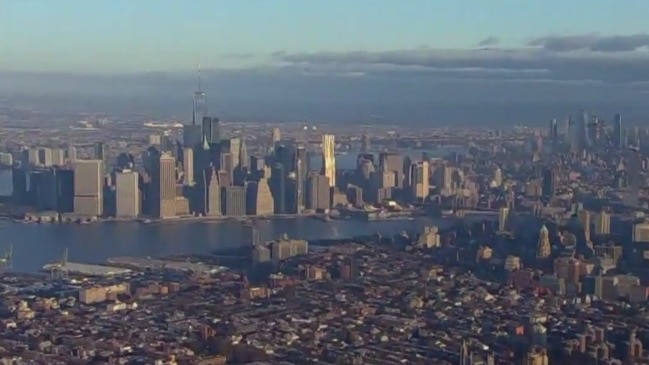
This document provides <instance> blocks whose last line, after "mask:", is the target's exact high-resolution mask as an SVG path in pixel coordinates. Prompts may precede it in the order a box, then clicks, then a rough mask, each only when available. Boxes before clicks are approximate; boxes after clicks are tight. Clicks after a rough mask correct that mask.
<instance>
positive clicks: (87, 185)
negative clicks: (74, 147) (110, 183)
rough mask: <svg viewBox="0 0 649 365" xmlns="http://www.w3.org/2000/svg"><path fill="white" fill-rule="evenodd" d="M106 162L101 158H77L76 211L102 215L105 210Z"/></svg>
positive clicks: (75, 171)
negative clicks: (104, 182)
mask: <svg viewBox="0 0 649 365" xmlns="http://www.w3.org/2000/svg"><path fill="white" fill-rule="evenodd" d="M103 172H104V163H103V161H101V160H77V162H75V164H74V213H75V214H79V215H83V216H101V215H102V214H103V210H104V201H103V191H104V187H103V181H104V176H103Z"/></svg>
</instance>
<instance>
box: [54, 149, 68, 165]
mask: <svg viewBox="0 0 649 365" xmlns="http://www.w3.org/2000/svg"><path fill="white" fill-rule="evenodd" d="M63 165H65V151H64V150H62V149H60V148H54V149H52V166H63Z"/></svg>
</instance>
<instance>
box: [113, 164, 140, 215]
mask: <svg viewBox="0 0 649 365" xmlns="http://www.w3.org/2000/svg"><path fill="white" fill-rule="evenodd" d="M138 180H139V175H138V173H137V172H135V171H130V170H123V171H121V172H118V173H117V174H116V176H115V216H116V217H118V218H133V217H137V216H139V215H140V188H139V185H138V184H139V181H138Z"/></svg>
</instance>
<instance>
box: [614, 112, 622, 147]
mask: <svg viewBox="0 0 649 365" xmlns="http://www.w3.org/2000/svg"><path fill="white" fill-rule="evenodd" d="M613 119H614V121H613V145H614V146H615V147H617V148H624V130H623V129H622V114H615V117H614V118H613Z"/></svg>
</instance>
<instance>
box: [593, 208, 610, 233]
mask: <svg viewBox="0 0 649 365" xmlns="http://www.w3.org/2000/svg"><path fill="white" fill-rule="evenodd" d="M595 234H596V235H598V236H604V235H608V234H611V215H610V214H609V213H608V212H606V211H604V210H602V211H601V212H600V213H599V214H597V216H596V217H595Z"/></svg>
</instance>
